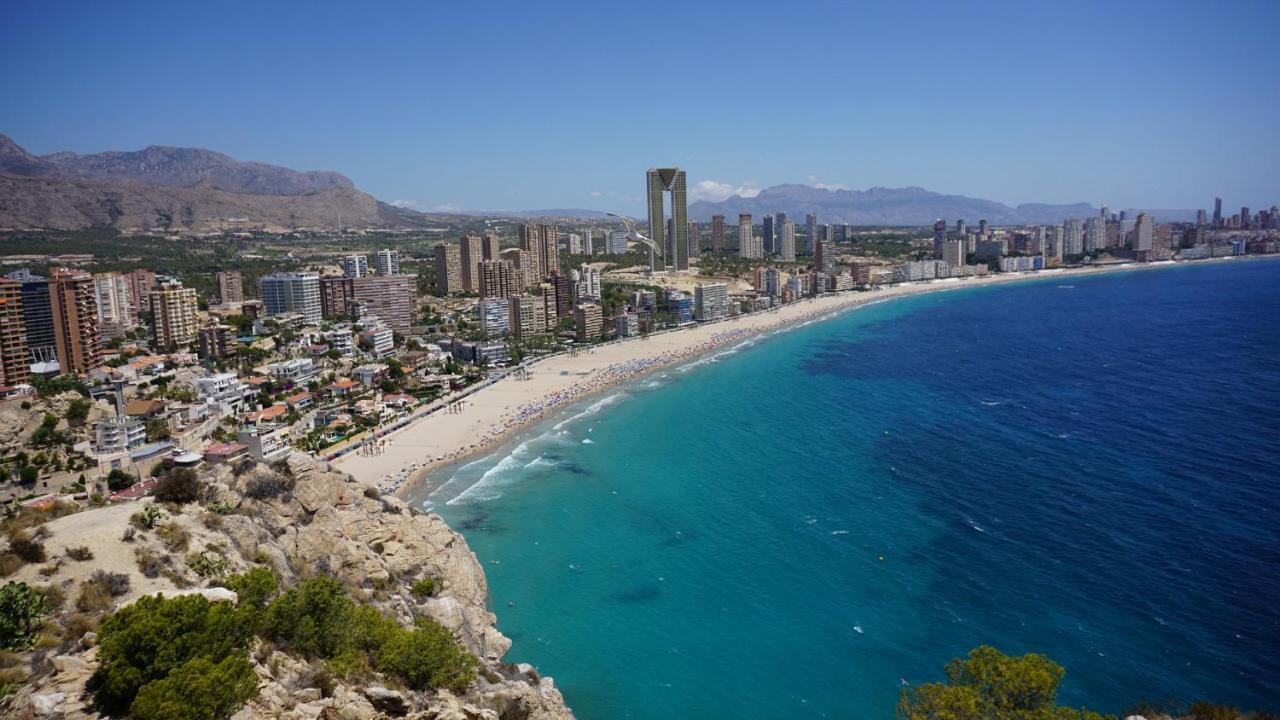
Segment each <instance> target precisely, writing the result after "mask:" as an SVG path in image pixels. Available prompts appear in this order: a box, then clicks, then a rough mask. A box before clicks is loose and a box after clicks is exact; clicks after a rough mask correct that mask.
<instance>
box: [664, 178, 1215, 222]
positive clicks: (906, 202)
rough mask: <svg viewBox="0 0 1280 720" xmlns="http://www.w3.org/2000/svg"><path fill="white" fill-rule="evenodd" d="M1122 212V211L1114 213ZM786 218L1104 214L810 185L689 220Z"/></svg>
mask: <svg viewBox="0 0 1280 720" xmlns="http://www.w3.org/2000/svg"><path fill="white" fill-rule="evenodd" d="M1114 209H1118V208H1114ZM777 212H785V213H787V214H788V215H789V217H790V218H791V219H792V220H793V221H794V222H795V223H796V224H797V225H800V224H803V223H804V216H805V215H806V214H808V213H816V214H817V215H818V222H820V223H834V224H839V223H844V224H849V225H915V226H919V225H930V224H932V223H933V222H934V221H935V220H938V219H939V218H941V219H943V220H945V221H947V223H948V224H954V223H955V221H956V220H959V219H964V220H965V221H966V222H968V223H969V224H970V225H977V224H978V221H979V220H986V221H987V222H988V223H990V224H992V225H1025V224H1056V223H1061V222H1062V221H1063V220H1064V219H1067V218H1084V217H1089V216H1091V215H1097V214H1098V213H1099V212H1100V209H1099V208H1096V207H1094V206H1093V205H1090V204H1089V203H1085V202H1079V203H1070V204H1051V203H1024V204H1021V205H1018V206H1017V207H1011V206H1009V205H1005V204H1004V203H1000V202H996V201H994V200H984V199H982V198H971V197H966V196H964V195H946V194H943V193H937V192H933V191H930V190H926V189H924V188H921V187H905V188H884V187H873V188H870V189H868V190H827V189H823V188H816V187H812V186H809V185H795V184H788V185H776V186H774V187H770V188H766V189H764V190H761V191H760V193H759V194H758V195H756V196H755V197H749V198H748V197H741V196H737V195H735V196H733V197H731V198H727V199H725V200H722V201H719V202H712V201H707V200H700V201H698V202H694V203H692V204H690V205H689V217H690V218H691V219H694V220H698V221H701V222H707V221H710V220H711V216H712V215H724V216H725V219H726V221H727V222H731V223H735V222H737V219H738V218H737V216H738V214H739V213H751V215H752V217H753V219H754V220H756V221H757V222H758V221H759V219H760V217H761V216H763V215H768V214H773V213H777ZM1159 213H1163V215H1161V214H1157V212H1156V211H1153V212H1152V214H1153V215H1156V219H1157V220H1161V221H1170V220H1186V219H1194V218H1195V210H1163V211H1159Z"/></svg>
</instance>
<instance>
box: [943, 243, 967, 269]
mask: <svg viewBox="0 0 1280 720" xmlns="http://www.w3.org/2000/svg"><path fill="white" fill-rule="evenodd" d="M965 249H966V248H965V242H964V241H963V240H948V241H946V242H945V243H943V245H942V261H943V262H945V263H946V264H948V265H950V266H951V267H953V268H958V267H961V266H963V265H964V261H965Z"/></svg>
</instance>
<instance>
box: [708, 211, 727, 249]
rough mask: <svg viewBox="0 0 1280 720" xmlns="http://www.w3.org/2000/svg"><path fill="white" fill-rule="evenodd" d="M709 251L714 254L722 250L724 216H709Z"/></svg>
mask: <svg viewBox="0 0 1280 720" xmlns="http://www.w3.org/2000/svg"><path fill="white" fill-rule="evenodd" d="M711 249H712V250H713V251H715V252H721V251H722V250H724V216H723V215H712V216H711Z"/></svg>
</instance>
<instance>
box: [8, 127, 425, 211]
mask: <svg viewBox="0 0 1280 720" xmlns="http://www.w3.org/2000/svg"><path fill="white" fill-rule="evenodd" d="M432 219H433V216H430V215H424V214H421V213H414V212H412V211H402V210H401V209H399V208H393V207H391V206H389V205H385V204H383V203H380V202H378V201H377V200H376V199H375V198H374V197H373V196H371V195H369V194H367V193H364V192H361V191H360V190H358V189H357V188H356V187H355V185H354V183H352V182H351V180H349V179H348V178H347V177H346V176H344V175H342V174H340V173H336V172H298V171H296V170H291V169H289V168H284V167H278V166H275V165H267V164H265V163H257V162H241V161H239V160H236V159H234V158H232V157H230V156H227V155H223V154H221V153H217V152H213V151H211V150H201V149H195V148H174V147H163V146H158V145H153V146H151V147H148V148H145V149H143V150H138V151H131V152H116V151H112V152H104V153H96V154H92V155H77V154H76V153H72V152H58V153H53V154H50V155H45V156H36V155H33V154H31V153H29V152H27V151H26V150H25V149H23V148H22V147H21V146H19V145H18V144H17V143H15V142H14V141H13V140H12V139H11V138H9V137H7V136H4V135H0V227H7V228H48V229H55V230H78V229H83V228H88V227H111V228H117V229H120V230H217V229H221V228H226V227H245V226H248V227H260V228H264V229H268V230H288V229H291V228H298V227H338V226H339V225H341V226H343V227H392V228H413V227H421V226H423V225H424V224H426V223H429V222H431V220H432Z"/></svg>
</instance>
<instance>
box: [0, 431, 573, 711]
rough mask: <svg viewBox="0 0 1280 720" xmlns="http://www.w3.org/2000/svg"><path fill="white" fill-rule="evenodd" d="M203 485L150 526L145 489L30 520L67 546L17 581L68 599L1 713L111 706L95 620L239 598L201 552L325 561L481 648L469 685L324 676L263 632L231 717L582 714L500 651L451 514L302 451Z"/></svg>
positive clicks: (285, 573) (10, 666) (341, 576)
mask: <svg viewBox="0 0 1280 720" xmlns="http://www.w3.org/2000/svg"><path fill="white" fill-rule="evenodd" d="M201 483H202V487H203V494H204V497H203V498H202V499H201V500H200V502H199V503H197V504H193V505H187V506H185V508H179V507H174V506H167V507H166V509H165V510H163V511H162V512H163V518H162V520H160V521H158V522H157V524H156V525H155V526H154V528H153V529H146V528H145V527H139V526H138V524H137V522H135V520H134V519H132V518H133V516H134V515H135V514H136V513H138V511H139V510H140V509H141V507H140V506H141V503H138V504H129V503H125V504H119V505H110V506H106V507H101V508H96V509H89V510H85V511H83V512H79V513H76V514H73V515H67V516H65V517H60V518H58V519H53V520H50V521H48V522H45V523H44V524H42V525H40V526H39V527H38V528H35V529H34V530H33V533H34V534H33V537H38V538H39V539H38V540H37V542H39V543H40V544H41V546H42V548H43V550H42V552H46V553H47V554H48V557H49V558H50V559H51V560H53V559H54V558H58V560H57V561H56V562H51V563H50V564H49V565H48V566H47V568H44V567H37V566H36V565H25V566H23V567H20V568H19V569H17V571H16V572H13V574H12V575H11V577H10V578H7V580H17V581H21V582H25V583H28V584H30V585H32V586H33V587H36V588H38V590H39V591H40V592H41V593H43V594H44V595H45V597H47V598H58V599H57V600H56V601H55V602H54V603H53V606H52V607H50V608H49V611H50V615H49V616H48V617H47V618H45V620H46V623H45V625H46V630H45V640H46V641H45V642H44V643H42V644H39V645H38V646H37V647H35V648H32V649H31V650H29V651H23V652H20V653H5V654H4V655H5V656H6V657H7V660H6V667H5V670H4V672H6V673H7V675H6V681H9V680H15V679H16V680H18V681H19V682H21V683H22V686H21V688H20V689H16V692H14V693H13V694H11V695H9V696H8V697H6V698H3V699H0V716H2V717H7V718H38V717H51V718H54V717H56V718H64V719H65V720H89V719H90V718H100V717H102V715H100V714H99V712H98V711H97V710H96V709H95V708H94V707H93V705H92V700H93V695H92V692H90V691H87V688H86V685H87V684H88V682H89V679H90V677H91V676H92V675H93V673H94V671H95V670H96V669H98V667H99V665H100V657H99V647H98V645H97V639H98V634H97V633H96V632H94V630H96V629H97V628H98V626H99V625H98V624H99V623H100V622H101V621H102V616H103V615H105V614H109V613H111V612H114V611H116V610H118V609H119V608H121V607H123V606H125V605H128V604H130V603H133V602H135V601H136V600H137V599H138V598H140V597H142V596H144V595H154V594H156V593H164V594H166V595H168V596H174V595H181V594H185V593H199V594H202V595H204V596H205V597H206V598H207V599H209V600H210V601H214V602H232V603H234V602H236V601H237V596H236V593H235V592H232V591H230V590H228V589H226V588H225V586H220V582H219V580H218V579H216V578H210V577H208V576H207V575H201V574H200V573H198V572H197V571H196V570H195V569H193V564H194V563H193V560H192V559H193V558H200V557H206V558H210V557H212V558H217V562H218V563H219V564H220V566H225V567H223V570H224V572H226V573H235V572H244V571H246V570H247V569H249V568H251V567H254V566H265V567H269V568H270V569H271V570H272V571H273V572H274V573H275V575H276V576H277V577H278V578H279V579H280V582H281V584H282V585H283V586H284V587H285V588H288V587H293V586H295V585H296V584H297V583H298V582H300V581H301V580H302V579H305V578H306V577H308V576H311V575H315V574H317V573H322V574H327V575H331V576H332V577H334V578H335V579H337V580H338V581H340V582H341V583H342V584H343V585H344V586H346V587H347V588H349V589H350V591H351V592H352V593H355V594H356V595H357V596H358V597H360V598H362V599H363V600H364V601H366V602H368V603H369V604H371V605H372V606H373V607H375V608H376V609H377V610H378V611H379V612H381V613H382V614H383V615H385V616H386V617H389V618H392V619H394V620H396V621H397V622H398V623H399V624H400V625H401V626H404V627H410V626H412V625H413V624H414V622H415V621H416V620H417V619H418V618H430V619H433V620H435V621H436V622H438V623H439V624H440V625H441V626H443V627H444V628H445V629H447V630H448V632H449V633H450V634H452V636H453V638H454V640H455V641H456V642H457V643H459V644H460V646H461V647H463V648H465V649H466V650H467V651H468V652H469V653H471V654H472V655H473V656H474V657H475V658H476V660H477V662H478V668H477V670H478V672H477V673H476V678H475V679H474V681H472V682H471V683H470V685H469V686H468V687H466V689H465V690H464V691H461V692H450V691H448V690H444V689H441V690H437V691H413V690H409V689H405V688H402V687H401V688H398V689H397V687H396V685H395V683H394V678H387V677H382V676H380V675H379V674H377V673H373V674H368V673H366V674H365V675H366V676H363V677H332V679H330V680H328V681H324V682H322V681H321V680H320V678H321V675H322V673H321V672H319V670H318V668H317V667H316V664H315V662H314V661H312V662H310V663H309V662H308V661H307V660H306V659H305V658H302V657H299V656H297V655H294V654H289V653H286V652H282V651H281V650H280V649H278V648H273V647H272V646H270V645H269V644H266V643H258V644H255V646H254V647H253V649H252V652H251V653H250V654H249V655H250V662H251V663H252V664H253V671H254V673H255V674H256V676H257V689H256V691H254V693H253V697H252V698H251V699H250V700H249V701H248V704H247V705H245V706H244V707H243V708H241V709H240V710H239V711H238V712H236V714H235V715H234V718H235V720H252V719H253V718H277V719H279V720H314V719H315V718H322V719H329V720H340V719H341V720H386V718H389V717H402V718H405V719H406V720H444V719H446V718H449V719H454V718H456V719H457V720H462V719H464V718H475V719H476V720H480V719H486V720H499V719H500V718H522V719H525V720H572V717H573V714H572V711H570V710H569V708H568V707H567V706H566V705H565V703H564V698H563V697H562V696H561V694H560V691H559V690H557V689H556V686H555V684H554V683H553V682H552V680H551V679H550V678H545V677H540V676H539V675H538V673H537V672H536V671H535V670H534V669H533V668H532V667H530V666H528V665H514V664H509V663H504V662H503V661H502V656H503V655H505V654H506V652H507V650H508V649H509V648H510V647H511V641H510V640H509V639H507V638H506V637H505V636H503V635H502V633H500V632H499V631H498V629H497V628H496V627H495V626H494V622H495V616H494V614H493V612H492V611H491V610H490V609H489V607H488V601H489V592H488V585H487V584H486V582H485V577H484V571H483V569H482V568H481V566H480V563H479V561H478V560H477V559H476V557H475V554H474V553H473V552H472V551H471V549H470V548H469V547H468V546H467V543H466V541H465V540H464V539H463V538H462V536H461V535H458V534H457V533H455V532H454V531H452V530H450V529H449V527H448V526H447V525H445V523H444V521H443V520H441V519H440V517H439V516H437V515H428V514H424V513H422V512H420V511H418V510H416V509H414V508H411V507H410V506H409V505H407V504H405V503H404V502H403V501H401V500H399V499H397V498H394V497H390V496H386V497H380V496H379V495H378V493H377V492H375V491H374V490H373V489H372V488H367V487H365V486H363V485H361V484H359V483H357V482H356V481H355V480H353V479H352V478H351V477H350V476H349V475H346V474H344V473H340V472H336V471H334V470H332V469H331V468H330V467H329V466H328V465H327V464H326V463H321V462H317V461H315V460H312V459H311V458H308V457H306V456H303V455H301V454H297V453H295V454H294V455H293V456H292V457H291V458H289V460H288V461H287V463H284V464H282V465H276V466H270V467H269V466H266V465H254V464H252V463H247V464H245V465H241V466H237V467H236V468H234V469H233V468H232V467H230V466H227V465H222V466H218V467H215V468H210V469H209V470H208V471H207V472H206V473H205V474H204V475H203V476H202V477H201ZM264 488H273V491H272V492H270V493H267V492H264V491H263V489H264ZM276 490H278V492H276ZM156 507H157V508H158V507H159V505H157V506H156ZM213 509H216V510H217V512H214V511H213ZM122 538H123V539H122ZM175 538H179V539H181V543H180V545H181V547H179V546H178V545H176V544H175ZM87 546H91V547H92V551H91V553H90V554H91V555H92V557H91V560H92V562H76V561H70V560H66V558H67V557H68V553H69V552H71V551H72V549H73V548H78V547H87ZM82 559H83V558H82ZM42 570H44V571H42ZM95 572H107V573H112V574H113V576H114V577H117V578H118V581H116V582H115V583H114V584H116V585H119V586H120V589H121V592H120V593H119V595H118V596H116V595H115V594H114V593H113V595H112V597H110V598H108V599H107V600H106V601H105V602H104V603H97V604H94V605H93V607H97V608H100V609H96V610H92V611H89V610H86V609H85V608H88V607H90V605H89V603H88V601H87V600H86V599H85V596H86V593H88V592H89V590H90V589H91V588H90V585H91V584H92V582H86V581H87V580H91V579H92V577H94V575H93V573H95ZM422 577H429V578H432V579H433V582H434V590H433V591H432V593H431V594H430V595H429V596H426V597H424V596H422V595H421V594H416V593H415V592H414V591H413V590H412V588H411V586H412V583H413V579H414V578H422ZM103 604H105V605H107V606H108V607H101V605H103ZM323 674H324V675H328V673H327V672H325V673H323Z"/></svg>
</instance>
